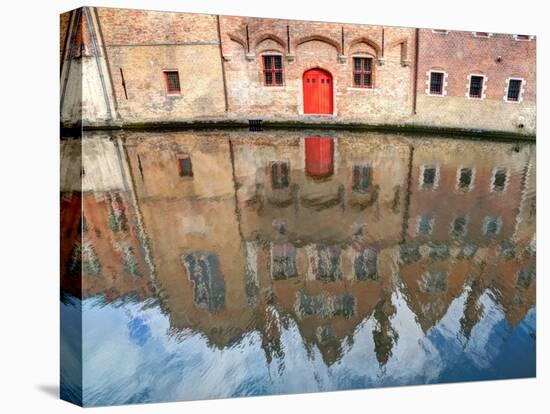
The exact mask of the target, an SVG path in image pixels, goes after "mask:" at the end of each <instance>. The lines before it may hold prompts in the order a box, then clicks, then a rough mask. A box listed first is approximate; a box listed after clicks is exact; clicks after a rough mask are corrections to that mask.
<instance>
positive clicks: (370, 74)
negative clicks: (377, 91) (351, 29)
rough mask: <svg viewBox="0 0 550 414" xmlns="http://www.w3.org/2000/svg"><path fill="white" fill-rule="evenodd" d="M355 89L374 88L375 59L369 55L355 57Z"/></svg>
mask: <svg viewBox="0 0 550 414" xmlns="http://www.w3.org/2000/svg"><path fill="white" fill-rule="evenodd" d="M353 87H354V88H369V89H372V88H373V87H374V59H373V58H372V56H368V55H356V56H353Z"/></svg>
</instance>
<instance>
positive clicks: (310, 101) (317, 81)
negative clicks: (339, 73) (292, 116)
mask: <svg viewBox="0 0 550 414" xmlns="http://www.w3.org/2000/svg"><path fill="white" fill-rule="evenodd" d="M303 82H304V86H303V89H304V114H332V76H331V74H330V73H328V72H327V71H324V70H322V69H311V70H308V71H307V72H304V79H303Z"/></svg>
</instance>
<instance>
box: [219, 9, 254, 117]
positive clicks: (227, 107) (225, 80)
mask: <svg viewBox="0 0 550 414" xmlns="http://www.w3.org/2000/svg"><path fill="white" fill-rule="evenodd" d="M216 22H217V29H218V45H219V49H220V61H221V64H222V82H223V98H224V101H225V112H226V113H227V112H228V111H229V100H228V98H227V78H226V75H225V60H224V58H223V47H222V30H221V26H220V16H219V15H216ZM247 33H248V32H247Z"/></svg>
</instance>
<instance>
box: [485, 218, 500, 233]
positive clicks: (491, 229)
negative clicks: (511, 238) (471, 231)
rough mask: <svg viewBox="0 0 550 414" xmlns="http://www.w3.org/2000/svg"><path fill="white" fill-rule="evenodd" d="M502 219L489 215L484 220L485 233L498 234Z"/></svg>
mask: <svg viewBox="0 0 550 414" xmlns="http://www.w3.org/2000/svg"><path fill="white" fill-rule="evenodd" d="M501 227H502V220H501V219H500V218H499V217H492V216H487V217H485V219H484V220H483V234H485V235H486V236H496V235H497V234H499V233H500V229H501Z"/></svg>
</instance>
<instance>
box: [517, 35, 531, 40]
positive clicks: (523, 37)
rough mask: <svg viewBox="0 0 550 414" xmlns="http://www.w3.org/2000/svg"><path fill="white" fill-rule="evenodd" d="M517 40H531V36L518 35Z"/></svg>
mask: <svg viewBox="0 0 550 414" xmlns="http://www.w3.org/2000/svg"><path fill="white" fill-rule="evenodd" d="M516 40H531V36H529V35H516Z"/></svg>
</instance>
